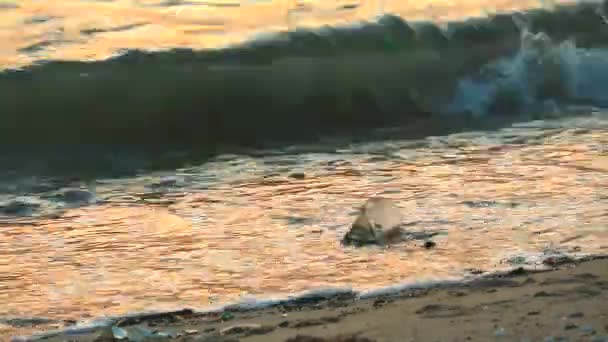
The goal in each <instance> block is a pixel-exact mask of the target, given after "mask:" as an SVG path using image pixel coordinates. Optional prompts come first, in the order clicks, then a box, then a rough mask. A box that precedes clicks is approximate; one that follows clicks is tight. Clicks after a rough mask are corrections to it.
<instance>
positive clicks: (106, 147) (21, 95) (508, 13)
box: [0, 0, 608, 336]
mask: <svg viewBox="0 0 608 342" xmlns="http://www.w3.org/2000/svg"><path fill="white" fill-rule="evenodd" d="M606 9H608V3H606V2H592V1H585V2H583V1H579V2H573V1H570V2H544V3H540V2H536V1H495V4H494V5H492V7H491V8H490V7H489V6H487V5H484V3H483V2H480V1H474V0H470V1H469V0H461V1H450V2H448V1H434V2H433V3H431V2H430V1H417V2H416V4H410V3H407V2H403V1H401V2H398V1H389V0H385V1H367V2H365V1H360V2H357V1H352V2H346V1H324V2H316V1H306V2H305V1H283V2H279V1H264V2H262V1H257V2H255V1H247V2H246V1H241V2H238V1H233V2H227V1H223V2H222V1H219V0H218V1H217V2H202V1H194V0H193V1H143V0H141V1H135V0H134V1H126V0H125V1H123V0H115V1H84V0H80V1H65V0H64V1H61V2H59V1H53V0H48V1H34V0H22V1H13V2H11V1H6V0H5V1H3V2H0V42H1V43H0V65H1V66H2V72H1V73H0V118H1V121H0V141H1V143H2V145H0V146H1V147H0V148H1V150H2V153H0V303H2V304H1V305H0V335H1V336H10V335H15V334H23V333H28V332H31V331H32V328H31V327H19V326H16V325H15V324H12V323H10V322H12V321H10V320H9V319H10V318H23V317H29V318H31V317H44V318H48V319H50V320H58V321H57V322H53V321H49V322H47V323H45V324H42V325H41V326H40V327H38V328H34V330H35V329H42V328H51V327H55V326H61V325H63V323H61V320H72V319H73V320H86V319H93V318H98V317H103V316H112V315H123V314H128V313H133V312H139V311H150V310H168V309H175V308H183V307H189V308H204V307H209V306H214V305H220V304H226V303H232V302H237V301H241V300H244V299H246V300H251V299H252V298H254V299H258V300H261V299H264V298H275V297H281V296H288V295H290V294H294V293H301V292H304V291H311V290H315V289H321V288H328V287H334V288H352V289H354V290H357V291H372V292H373V291H375V290H377V289H380V288H385V287H390V286H393V285H396V284H417V283H421V282H428V281H444V280H458V279H463V278H466V277H469V276H472V275H474V274H478V273H480V272H492V271H500V270H506V269H509V268H512V267H517V266H521V265H526V266H527V267H532V268H534V267H543V266H542V264H541V263H539V262H538V260H539V257H540V256H542V255H543V254H545V255H547V254H549V253H566V254H571V255H574V256H577V255H589V254H606V252H608V215H607V212H608V211H607V210H606V209H607V207H608V204H607V203H608V202H607V201H608V111H607V110H606V106H607V105H608V95H606V92H605V91H604V87H605V84H608V83H607V82H606V81H608V50H606V46H605V45H606V43H608V28H607V27H608V26H606V25H607V23H608V21H607V17H606V14H608V12H606ZM373 195H382V196H385V197H389V198H393V199H394V200H395V201H396V202H397V203H398V204H399V206H400V207H401V209H402V210H403V213H404V214H405V217H406V218H407V223H408V227H409V229H412V230H424V229H433V230H442V231H443V234H442V235H440V236H439V237H437V238H436V242H437V246H436V247H435V248H433V249H425V248H423V247H422V246H421V245H420V244H419V243H414V242H411V243H403V244H398V245H395V246H392V247H390V248H386V249H382V248H379V247H365V248H350V247H344V246H342V245H341V244H340V242H339V241H340V239H341V238H342V236H343V235H344V233H345V232H346V231H347V229H348V228H349V224H350V223H351V222H352V221H353V220H354V215H355V213H356V209H355V208H356V207H358V206H360V205H361V204H362V203H363V202H364V201H365V200H366V199H367V198H369V197H370V196H373Z"/></svg>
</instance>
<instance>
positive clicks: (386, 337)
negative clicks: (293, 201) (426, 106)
mask: <svg viewBox="0 0 608 342" xmlns="http://www.w3.org/2000/svg"><path fill="white" fill-rule="evenodd" d="M551 266H552V269H549V270H546V269H545V270H536V271H531V270H525V269H523V268H516V269H514V270H513V271H510V272H507V273H504V272H500V273H497V274H496V273H495V274H492V275H487V276H480V277H478V278H476V279H474V280H470V281H467V280H464V281H461V282H447V283H443V284H436V285H434V286H433V285H431V286H426V287H420V286H412V287H409V288H405V289H402V290H396V291H379V292H378V294H376V295H373V294H372V295H363V296H362V295H361V293H359V294H357V293H356V292H352V291H351V292H349V291H338V292H335V293H334V294H326V295H316V296H315V295H310V294H309V295H303V296H300V297H296V298H294V299H291V300H286V301H278V302H275V303H269V305H268V306H266V307H251V306H250V307H247V305H239V304H235V305H228V306H225V307H223V309H220V310H215V311H207V312H197V311H193V310H188V309H185V310H181V311H177V312H172V313H152V314H143V315H142V314H138V315H135V314H134V315H129V316H125V317H123V318H114V319H109V320H108V321H107V322H106V323H98V324H97V326H95V325H90V326H89V327H88V328H87V327H86V326H79V327H75V328H69V329H67V330H64V331H63V332H47V333H42V334H37V335H32V336H30V337H14V338H13V339H12V340H11V341H65V340H69V341H91V342H93V341H95V342H104V341H119V340H121V341H131V340H138V341H152V340H154V341H251V342H255V341H265V342H271V341H281V342H282V341H323V339H314V338H313V337H317V338H321V337H324V338H330V339H327V341H361V342H363V341H370V340H371V341H491V340H497V341H500V340H504V341H520V340H521V341H537V340H540V341H545V340H547V339H548V338H553V339H552V340H551V339H549V340H551V341H560V340H561V341H608V324H607V322H608V306H606V305H602V304H601V303H608V256H593V257H587V258H583V259H581V260H567V261H565V262H564V263H555V264H554V265H551ZM298 335H299V337H298ZM355 335H356V336H359V337H358V338H356V337H353V336H355ZM304 336H308V338H307V337H304ZM336 336H342V337H343V338H342V339H339V338H337V337H336ZM349 336H350V339H349ZM120 337H122V339H120ZM127 337H130V338H132V339H127ZM331 337H335V338H333V339H331ZM365 338H367V340H366V339H365ZM560 338H561V339H560Z"/></svg>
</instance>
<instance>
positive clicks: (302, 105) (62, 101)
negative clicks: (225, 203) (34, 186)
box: [0, 2, 608, 146]
mask: <svg viewBox="0 0 608 342" xmlns="http://www.w3.org/2000/svg"><path fill="white" fill-rule="evenodd" d="M606 7H608V2H607V3H604V2H602V3H589V2H585V3H580V4H577V5H562V6H557V7H555V8H553V9H537V10H530V11H527V12H518V13H510V14H499V15H495V16H491V17H485V18H475V19H469V20H466V21H461V22H452V23H449V24H446V25H443V26H438V25H435V24H433V23H431V22H415V23H410V22H406V21H404V20H402V19H401V18H399V17H397V16H393V15H385V16H382V17H380V18H378V19H377V20H376V21H374V22H366V23H361V24H357V25H351V26H348V27H322V28H317V29H314V30H313V29H305V30H304V29H298V30H295V31H290V32H281V33H273V34H267V35H265V36H260V37H256V38H255V39H252V40H251V41H249V42H248V43H246V44H242V45H239V46H233V47H229V48H224V49H216V50H206V51H192V50H187V49H175V50H171V51H164V52H147V51H125V52H124V53H121V54H120V55H118V56H116V57H114V58H111V59H108V60H104V61H95V62H84V61H82V62H68V61H49V62H44V63H39V64H36V65H32V66H29V67H27V68H24V69H19V70H5V71H4V72H2V73H1V74H0V115H1V120H2V121H1V122H2V124H1V125H0V141H2V142H3V143H159V144H160V143H196V144H206V145H209V146H213V145H215V144H221V143H228V144H248V145H251V144H261V143H264V142H268V141H277V140H298V139H310V138H311V137H313V138H314V137H318V136H320V135H324V134H331V133H338V132H353V131H355V132H365V131H369V130H370V129H371V128H382V127H395V126H412V125H420V127H436V126H434V125H431V124H429V123H431V122H440V123H442V124H443V125H444V126H454V125H455V124H454V123H455V122H460V121H465V122H468V123H471V122H473V123H476V122H483V121H484V120H489V119H490V118H506V119H508V120H515V119H517V118H521V117H522V116H523V117H527V116H530V115H532V116H535V117H538V116H541V117H542V116H544V115H562V114H564V113H567V112H568V111H567V109H565V108H567V107H566V106H569V105H586V106H598V107H601V106H605V105H606V104H608V95H606V93H605V92H604V91H603V88H602V87H603V85H604V84H606V82H605V81H608V54H607V53H606V50H605V46H606V43H608V26H607V24H606V17H605V15H604V12H605V11H604V9H605V8H606ZM565 23H567V24H565Z"/></svg>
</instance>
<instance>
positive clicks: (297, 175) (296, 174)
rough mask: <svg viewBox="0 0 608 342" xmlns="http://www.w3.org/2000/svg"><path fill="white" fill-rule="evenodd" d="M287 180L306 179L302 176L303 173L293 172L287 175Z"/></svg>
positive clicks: (304, 175)
mask: <svg viewBox="0 0 608 342" xmlns="http://www.w3.org/2000/svg"><path fill="white" fill-rule="evenodd" d="M289 178H293V179H304V178H306V174H304V173H303V172H294V173H290V174H289Z"/></svg>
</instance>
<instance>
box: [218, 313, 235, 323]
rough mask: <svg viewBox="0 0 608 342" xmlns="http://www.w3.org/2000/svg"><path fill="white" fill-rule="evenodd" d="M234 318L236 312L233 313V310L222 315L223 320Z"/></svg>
mask: <svg viewBox="0 0 608 342" xmlns="http://www.w3.org/2000/svg"><path fill="white" fill-rule="evenodd" d="M233 318H234V314H232V313H231V312H228V311H225V312H224V313H223V314H222V317H221V319H222V321H229V320H231V319H233Z"/></svg>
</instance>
